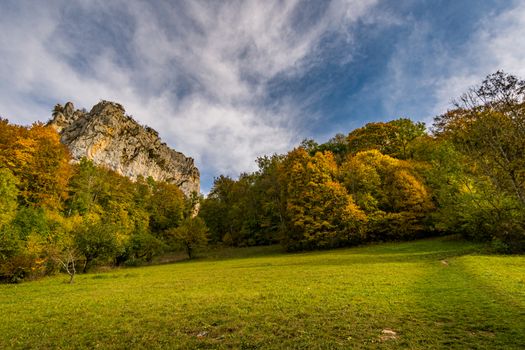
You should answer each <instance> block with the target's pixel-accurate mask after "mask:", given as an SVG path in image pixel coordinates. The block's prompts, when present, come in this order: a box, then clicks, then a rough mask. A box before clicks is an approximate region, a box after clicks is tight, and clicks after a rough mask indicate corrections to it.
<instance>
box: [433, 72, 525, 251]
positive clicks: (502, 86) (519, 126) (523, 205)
mask: <svg viewBox="0 0 525 350" xmlns="http://www.w3.org/2000/svg"><path fill="white" fill-rule="evenodd" d="M434 132H435V134H436V135H437V136H438V137H439V138H442V139H446V140H449V141H450V142H451V143H452V144H453V145H454V147H455V148H456V149H457V150H458V151H459V152H461V153H462V155H464V156H465V159H466V161H467V162H466V165H467V167H468V168H467V170H468V172H469V173H470V178H471V179H472V181H471V182H470V183H469V184H468V185H469V186H470V187H469V191H468V192H469V193H470V195H471V198H472V200H473V202H472V204H473V205H475V206H476V207H477V208H478V209H479V210H481V211H482V212H484V213H486V214H484V215H482V217H485V218H486V219H487V221H486V222H485V223H484V224H483V230H482V232H486V235H485V236H492V237H494V238H495V239H503V240H504V241H506V242H507V243H510V242H512V244H508V246H509V249H514V250H525V142H524V141H523V140H525V81H524V80H520V79H518V78H517V77H515V76H512V75H508V74H505V73H504V72H501V71H499V72H496V73H494V74H491V75H489V76H487V78H486V79H485V80H484V81H483V82H482V83H481V85H479V86H477V87H474V88H472V89H470V90H469V91H467V93H465V94H464V95H462V96H461V97H460V99H459V100H458V101H456V103H455V109H454V110H451V111H448V112H447V113H445V114H443V115H441V116H438V117H436V118H435V122H434ZM480 196H481V197H480ZM474 199H476V200H474ZM489 209H490V210H489ZM491 218H498V220H495V221H493V220H492V219H491ZM511 246H512V248H511Z"/></svg>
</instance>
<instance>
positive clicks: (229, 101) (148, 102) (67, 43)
mask: <svg viewBox="0 0 525 350" xmlns="http://www.w3.org/2000/svg"><path fill="white" fill-rule="evenodd" d="M375 2H376V0H366V1H362V0H361V1H359V0H353V1H351V0H348V1H344V0H335V1H333V2H331V4H330V5H329V6H328V8H327V9H326V10H325V11H324V12H323V13H315V11H313V15H311V16H310V17H311V18H301V15H300V12H298V11H301V10H303V9H304V7H305V6H312V5H319V3H317V2H311V3H304V2H301V1H298V0H289V1H284V2H283V1H277V0H276V1H228V2H204V1H191V2H187V3H185V5H182V6H178V7H171V6H168V5H166V4H162V5H160V6H161V7H162V8H161V9H160V10H159V9H155V8H153V7H152V6H150V5H149V4H147V3H143V2H129V1H123V2H119V3H117V4H116V3H115V2H113V3H112V4H111V5H109V6H108V7H106V5H105V2H91V3H85V2H84V3H82V4H81V5H79V7H78V8H75V6H73V10H76V11H78V12H80V11H83V12H81V14H80V15H79V18H81V19H82V16H86V13H87V14H88V15H90V14H91V15H93V16H100V15H101V14H104V13H105V14H110V15H111V16H109V17H108V18H114V20H115V26H116V28H114V29H115V30H116V32H117V33H118V30H126V29H127V27H124V28H120V27H118V25H119V24H118V23H117V22H118V21H119V20H121V18H120V16H123V15H125V16H126V18H125V20H126V21H127V22H126V23H125V24H126V25H127V24H129V27H130V28H132V29H131V30H132V33H126V34H130V36H131V42H130V43H124V44H125V45H126V51H125V52H120V51H119V50H118V49H117V48H116V46H117V45H114V46H115V47H113V45H105V46H103V48H102V49H100V47H99V46H100V45H98V46H97V47H95V45H94V43H93V42H91V41H89V40H88V39H86V40H85V41H81V42H73V41H72V39H71V37H70V36H68V35H67V34H68V33H69V32H68V31H69V30H73V29H75V30H77V31H78V30H84V28H80V27H79V28H80V29H78V28H77V26H80V25H81V24H80V23H76V22H75V19H74V18H73V19H70V18H68V17H67V14H69V12H67V11H65V10H63V9H64V8H67V9H69V10H71V7H66V3H63V2H54V3H53V5H55V6H50V5H49V4H39V3H31V4H29V3H25V4H24V3H20V4H18V3H16V5H12V6H11V7H9V8H6V9H5V10H6V11H2V12H1V13H2V14H0V33H2V34H0V76H1V77H2V81H1V82H0V106H1V107H0V114H2V115H4V116H5V117H8V118H10V119H11V120H12V121H15V122H22V123H28V122H31V121H34V120H37V119H39V120H45V119H47V118H48V117H49V115H50V109H51V108H52V106H53V104H54V103H58V102H62V103H63V102H65V101H66V100H71V101H73V102H74V103H75V104H76V105H77V107H86V108H90V107H91V106H92V105H93V104H95V103H96V102H97V101H98V100H100V99H107V100H114V101H118V102H120V103H122V104H123V105H124V106H125V108H126V110H127V111H128V113H130V114H132V115H134V116H135V117H136V118H137V119H139V121H141V122H142V123H145V124H148V125H151V126H152V127H154V128H156V129H158V130H159V132H160V134H161V136H162V137H163V138H165V139H166V140H167V141H168V143H169V144H171V145H172V146H174V147H175V148H176V149H178V150H180V151H182V152H184V153H186V154H187V155H189V156H192V157H194V158H196V160H197V164H198V165H199V167H200V168H201V170H204V171H205V172H209V173H214V174H218V173H222V172H226V173H228V174H231V175H235V174H237V173H238V172H240V171H246V170H251V169H253V166H254V159H255V157H256V156H259V155H262V154H268V153H272V152H283V151H286V150H287V149H289V148H290V147H291V145H292V144H293V143H295V142H297V138H298V135H297V130H300V128H301V125H302V123H305V122H307V120H304V118H300V116H301V115H302V114H303V106H302V104H301V101H293V103H291V102H290V101H289V100H288V99H286V98H282V99H281V100H278V101H277V103H274V104H273V105H272V106H268V105H267V104H266V103H265V102H264V99H265V97H266V96H267V94H268V92H269V91H268V88H267V83H268V82H269V81H271V80H272V79H274V78H276V77H277V76H280V75H282V76H290V75H292V76H293V75H301V74H303V73H304V72H306V71H307V70H308V69H309V65H311V64H313V63H312V62H315V60H314V59H313V58H314V57H316V55H319V54H322V53H320V52H318V48H319V44H320V42H321V40H322V38H323V35H326V34H327V33H330V32H343V31H345V30H347V28H348V26H349V24H351V23H354V22H355V21H357V20H358V19H359V18H361V17H363V16H365V15H366V14H367V12H368V11H369V10H370V9H371V8H372V6H373V5H374V4H375ZM13 6H14V8H13ZM68 6H71V5H70V3H69V4H68ZM48 8H50V9H48ZM116 9H118V11H119V12H118V13H113V11H116ZM72 12H75V11H72ZM119 23H120V22H119ZM297 23H301V24H302V26H301V28H300V29H295V28H294V26H295V25H296V24H297ZM89 30H93V31H97V30H99V31H101V33H100V34H101V35H105V34H107V33H104V32H103V30H104V28H102V27H101V28H97V27H96V26H94V27H92V28H89ZM87 34H89V33H86V38H87V37H88V35H87ZM346 34H347V35H348V37H349V38H351V33H346ZM108 35H109V34H108ZM113 40H116V41H119V40H125V39H124V38H120V37H116V38H113ZM115 44H119V43H118V42H115ZM89 45H93V47H90V46H89ZM86 46H87V47H86ZM79 48H82V49H83V51H82V52H89V54H90V56H89V57H86V62H84V64H86V65H87V68H88V69H80V68H79V67H78V65H77V63H78V62H75V60H77V59H78V55H79V54H81V53H82V52H80V51H79ZM120 55H129V57H126V58H129V61H130V62H132V64H130V65H122V64H121V63H119V62H121V61H122V59H123V57H120ZM178 89H182V90H185V93H184V94H179V93H176V91H178ZM186 90H187V91H186ZM299 138H300V137H299Z"/></svg>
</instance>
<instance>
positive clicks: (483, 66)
mask: <svg viewBox="0 0 525 350" xmlns="http://www.w3.org/2000/svg"><path fill="white" fill-rule="evenodd" d="M478 28H479V29H478V31H477V32H475V33H474V34H473V35H472V37H471V40H470V41H469V42H466V43H465V45H466V46H467V49H466V52H465V54H464V55H461V56H459V57H458V56H456V57H448V59H447V60H446V63H447V64H448V65H450V66H452V67H453V69H452V70H451V73H452V74H451V75H449V76H444V77H441V78H440V79H438V80H437V82H436V104H435V106H434V108H433V111H434V112H435V114H439V113H443V112H445V111H446V110H447V109H449V108H451V101H452V100H453V99H456V98H458V97H459V96H460V95H462V94H463V93H465V92H466V91H467V90H468V89H469V88H470V87H472V86H475V85H478V84H480V83H481V81H482V80H483V79H484V78H485V77H486V76H487V75H488V74H491V73H494V72H496V71H497V70H504V71H505V72H506V73H509V74H514V75H516V76H518V77H520V78H522V79H524V78H525V65H524V64H523V62H525V41H524V40H523V38H524V37H525V3H524V2H523V1H518V2H516V3H515V6H512V7H511V8H509V9H508V10H506V11H504V12H502V13H500V14H497V15H494V14H490V15H488V16H487V17H486V18H484V19H483V20H482V21H481V22H480V23H479V25H478Z"/></svg>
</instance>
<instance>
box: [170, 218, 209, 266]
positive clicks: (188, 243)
mask: <svg viewBox="0 0 525 350" xmlns="http://www.w3.org/2000/svg"><path fill="white" fill-rule="evenodd" d="M169 235H170V236H171V237H172V239H173V241H174V243H175V244H178V245H181V246H182V247H183V248H184V250H185V251H186V253H187V254H188V258H189V259H192V258H193V257H194V256H195V251H196V250H197V249H199V248H202V247H205V246H206V245H207V244H208V228H207V227H206V224H205V223H204V220H202V219H201V218H199V217H195V218H186V219H184V221H183V222H182V224H181V225H180V226H179V227H177V228H175V229H172V230H170V231H169Z"/></svg>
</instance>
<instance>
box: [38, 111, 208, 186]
mask: <svg viewBox="0 0 525 350" xmlns="http://www.w3.org/2000/svg"><path fill="white" fill-rule="evenodd" d="M48 125H51V126H52V127H54V128H55V129H56V130H57V132H58V133H59V134H60V140H61V141H62V143H64V144H65V145H67V146H68V147H69V149H70V151H71V154H72V156H73V159H74V160H75V161H79V160H80V159H81V158H82V157H87V158H88V159H91V160H92V161H93V162H94V163H95V164H97V165H103V166H106V167H109V168H110V169H113V170H115V171H116V172H118V173H120V174H121V175H124V176H127V177H129V178H131V179H136V178H137V177H138V176H143V177H145V178H147V177H149V176H151V177H152V178H153V179H155V180H157V181H165V182H169V183H173V184H176V185H177V186H179V188H180V189H181V190H182V191H183V192H184V194H185V195H186V196H189V195H191V193H192V192H197V193H199V191H200V182H199V170H198V169H197V168H196V167H195V165H194V162H193V159H192V158H188V157H186V156H185V155H184V154H182V153H180V152H177V151H174V150H173V149H171V148H169V147H168V146H167V145H166V144H165V143H163V142H161V140H160V138H159V134H158V133H157V132H156V131H155V130H153V129H152V128H150V127H147V126H146V127H144V126H142V125H140V124H138V123H137V122H136V121H135V120H133V118H132V117H130V116H127V115H126V114H125V110H124V108H123V107H122V105H120V104H118V103H115V102H109V101H102V102H100V103H98V104H97V105H95V106H94V107H93V108H92V109H91V111H89V112H87V111H85V110H83V111H82V110H75V108H74V106H73V104H72V103H71V102H68V103H66V104H65V105H64V106H62V105H56V106H55V108H54V110H53V118H52V119H51V120H50V121H49V122H48Z"/></svg>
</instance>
